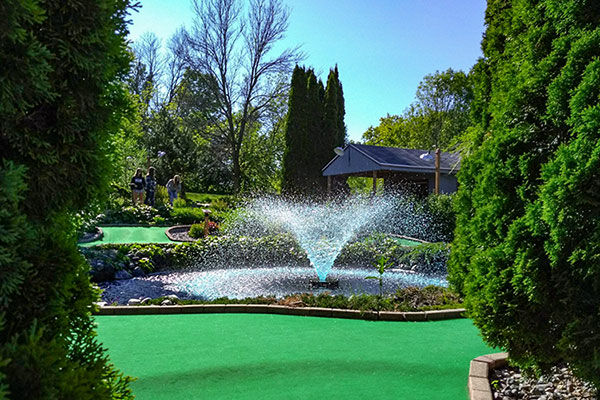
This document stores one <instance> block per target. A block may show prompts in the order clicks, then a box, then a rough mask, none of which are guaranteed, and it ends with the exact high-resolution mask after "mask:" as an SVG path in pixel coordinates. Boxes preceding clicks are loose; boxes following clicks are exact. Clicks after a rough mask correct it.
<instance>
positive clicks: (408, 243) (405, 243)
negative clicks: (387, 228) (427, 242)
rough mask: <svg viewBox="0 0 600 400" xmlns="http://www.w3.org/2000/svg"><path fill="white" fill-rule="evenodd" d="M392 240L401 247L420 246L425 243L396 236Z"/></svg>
mask: <svg viewBox="0 0 600 400" xmlns="http://www.w3.org/2000/svg"><path fill="white" fill-rule="evenodd" d="M391 238H392V239H394V240H395V241H396V242H397V243H398V244H399V245H401V246H418V245H420V244H423V242H419V241H416V240H410V239H404V238H399V237H395V236H391Z"/></svg>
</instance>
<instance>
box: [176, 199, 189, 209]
mask: <svg viewBox="0 0 600 400" xmlns="http://www.w3.org/2000/svg"><path fill="white" fill-rule="evenodd" d="M184 207H187V201H186V200H185V199H184V198H183V197H178V198H176V199H175V200H173V208H176V209H177V208H184Z"/></svg>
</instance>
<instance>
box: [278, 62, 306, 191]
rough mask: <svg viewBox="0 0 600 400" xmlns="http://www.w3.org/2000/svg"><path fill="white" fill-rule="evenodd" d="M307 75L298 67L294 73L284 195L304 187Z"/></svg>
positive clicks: (289, 108)
mask: <svg viewBox="0 0 600 400" xmlns="http://www.w3.org/2000/svg"><path fill="white" fill-rule="evenodd" d="M307 80H308V78H307V73H306V70H305V69H304V68H302V67H299V66H298V65H296V67H295V68H294V72H293V73H292V82H291V89H290V97H289V101H288V114H287V120H286V126H285V142H286V146H285V151H284V153H283V162H282V164H283V182H282V191H283V192H284V193H297V192H299V191H300V190H301V187H302V181H303V178H302V173H303V168H304V162H303V157H305V155H306V152H307V151H308V146H309V139H310V138H309V135H308V121H307V119H306V113H307V109H308V107H307Z"/></svg>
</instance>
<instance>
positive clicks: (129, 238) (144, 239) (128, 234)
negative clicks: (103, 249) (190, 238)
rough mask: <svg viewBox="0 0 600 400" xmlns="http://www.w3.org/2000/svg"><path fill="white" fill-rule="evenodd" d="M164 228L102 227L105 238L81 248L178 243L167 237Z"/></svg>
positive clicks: (84, 244) (85, 244)
mask: <svg viewBox="0 0 600 400" xmlns="http://www.w3.org/2000/svg"><path fill="white" fill-rule="evenodd" d="M166 229H167V228H165V227H164V226H162V227H158V226H153V227H143V226H136V227H120V226H105V227H102V231H103V232H104V237H103V238H102V239H101V240H96V241H94V242H90V243H83V244H81V246H86V247H87V246H95V245H97V244H106V243H176V242H173V241H171V240H169V238H168V237H167V234H166V233H165V230H166Z"/></svg>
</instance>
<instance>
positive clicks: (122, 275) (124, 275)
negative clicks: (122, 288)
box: [115, 269, 131, 280]
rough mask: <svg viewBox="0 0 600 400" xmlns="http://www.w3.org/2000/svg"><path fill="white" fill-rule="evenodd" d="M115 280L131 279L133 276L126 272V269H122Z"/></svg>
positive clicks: (116, 274)
mask: <svg viewBox="0 0 600 400" xmlns="http://www.w3.org/2000/svg"><path fill="white" fill-rule="evenodd" d="M115 279H117V280H123V279H131V274H130V273H129V272H127V271H125V270H124V269H122V270H120V271H117V272H116V273H115Z"/></svg>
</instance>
